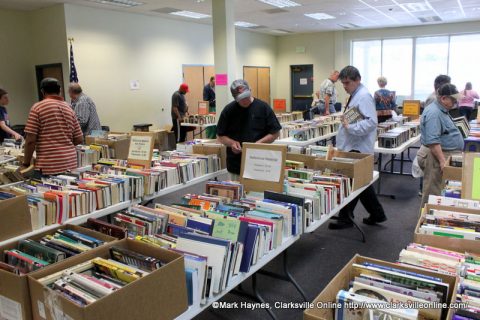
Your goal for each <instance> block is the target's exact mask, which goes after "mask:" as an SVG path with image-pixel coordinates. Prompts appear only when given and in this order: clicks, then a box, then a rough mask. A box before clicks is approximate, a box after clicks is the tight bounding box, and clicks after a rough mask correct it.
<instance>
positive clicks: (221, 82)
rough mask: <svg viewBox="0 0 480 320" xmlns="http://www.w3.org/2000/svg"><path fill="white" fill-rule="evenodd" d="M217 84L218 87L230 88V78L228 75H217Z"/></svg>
mask: <svg viewBox="0 0 480 320" xmlns="http://www.w3.org/2000/svg"><path fill="white" fill-rule="evenodd" d="M215 84H216V85H217V86H228V76H227V74H226V73H218V74H216V75H215Z"/></svg>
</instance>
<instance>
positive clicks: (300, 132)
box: [279, 117, 340, 141]
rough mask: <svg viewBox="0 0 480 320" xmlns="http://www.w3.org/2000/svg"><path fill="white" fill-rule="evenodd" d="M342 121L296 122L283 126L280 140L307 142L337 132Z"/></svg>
mask: <svg viewBox="0 0 480 320" xmlns="http://www.w3.org/2000/svg"><path fill="white" fill-rule="evenodd" d="M339 128H340V120H338V119H333V118H332V117H322V118H318V119H315V120H310V121H302V120H299V121H294V122H289V123H284V124H282V130H280V137H279V138H280V139H285V138H289V137H292V138H293V139H294V140H296V141H307V140H310V139H313V138H316V137H321V136H325V135H328V134H331V133H334V132H337V131H338V129H339Z"/></svg>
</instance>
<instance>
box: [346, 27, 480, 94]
mask: <svg viewBox="0 0 480 320" xmlns="http://www.w3.org/2000/svg"><path fill="white" fill-rule="evenodd" d="M478 52H480V34H468V35H446V36H435V37H418V38H403V39H386V40H367V41H353V43H352V58H351V61H352V65H354V66H355V67H357V68H358V69H359V70H360V74H361V75H362V82H363V83H364V84H365V86H367V88H368V90H369V91H370V92H371V93H372V94H373V92H375V91H376V90H377V88H378V85H377V83H376V79H377V77H378V76H380V75H383V76H385V77H386V78H387V79H388V85H387V89H389V90H393V91H396V92H397V97H398V98H399V99H397V103H398V102H400V101H399V100H401V99H402V98H413V99H419V100H425V99H426V98H427V97H428V95H430V93H432V91H433V81H434V80H435V77H436V76H438V75H439V74H448V75H449V76H450V77H451V78H452V83H453V84H455V85H456V86H457V88H458V89H459V91H460V90H463V89H464V87H465V83H466V82H472V83H473V86H474V88H475V85H476V87H477V88H479V89H480V79H479V77H478V75H479V74H480V64H478V63H476V53H478ZM413 56H415V59H414V60H413V59H412V57H413ZM402 96H403V97H402Z"/></svg>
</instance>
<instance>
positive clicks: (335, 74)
mask: <svg viewBox="0 0 480 320" xmlns="http://www.w3.org/2000/svg"><path fill="white" fill-rule="evenodd" d="M339 75H340V72H338V70H333V71H332V73H330V77H328V78H329V79H330V80H332V82H337V80H338V76H339Z"/></svg>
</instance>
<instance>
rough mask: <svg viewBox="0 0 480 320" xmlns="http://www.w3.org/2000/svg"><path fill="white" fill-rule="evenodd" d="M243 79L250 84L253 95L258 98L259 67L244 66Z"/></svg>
mask: <svg viewBox="0 0 480 320" xmlns="http://www.w3.org/2000/svg"><path fill="white" fill-rule="evenodd" d="M243 79H244V80H246V81H247V82H248V84H249V85H250V89H251V91H252V95H253V96H254V97H256V98H258V68H257V67H243Z"/></svg>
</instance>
